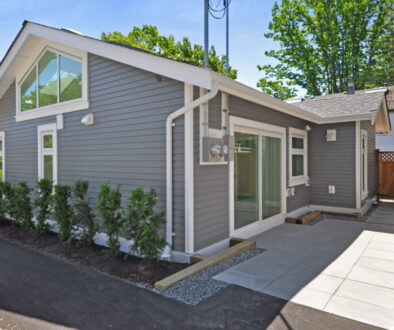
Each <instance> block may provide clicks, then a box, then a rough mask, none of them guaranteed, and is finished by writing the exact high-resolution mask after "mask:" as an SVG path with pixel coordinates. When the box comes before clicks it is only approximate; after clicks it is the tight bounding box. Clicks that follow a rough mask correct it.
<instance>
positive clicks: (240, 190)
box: [234, 133, 259, 229]
mask: <svg viewBox="0 0 394 330" xmlns="http://www.w3.org/2000/svg"><path fill="white" fill-rule="evenodd" d="M258 177H259V174H258V135H253V134H246V133H235V148H234V211H235V212H234V213H235V214H234V227H235V229H238V228H241V227H244V226H246V225H249V224H251V223H253V222H256V221H258V220H259V197H258V196H259V179H258Z"/></svg>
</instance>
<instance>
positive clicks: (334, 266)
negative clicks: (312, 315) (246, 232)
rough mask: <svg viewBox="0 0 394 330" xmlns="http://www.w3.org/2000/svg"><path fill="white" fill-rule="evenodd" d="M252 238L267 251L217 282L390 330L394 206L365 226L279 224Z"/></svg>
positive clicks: (381, 209) (377, 211)
mask: <svg viewBox="0 0 394 330" xmlns="http://www.w3.org/2000/svg"><path fill="white" fill-rule="evenodd" d="M254 239H255V240H256V242H257V245H258V246H259V247H260V248H263V249H266V250H267V251H266V252H264V253H262V254H261V255H259V256H257V257H255V258H253V259H250V260H248V261H246V262H244V263H242V264H239V265H237V266H234V267H233V268H230V269H229V270H227V271H225V272H223V273H221V274H219V275H217V276H216V277H215V279H218V280H221V281H225V282H228V283H232V284H237V285H240V286H243V287H246V288H250V289H252V290H255V291H258V292H262V293H265V294H269V295H272V296H275V297H279V298H282V299H286V300H289V301H291V302H294V303H297V304H301V305H305V306H309V307H312V308H315V309H318V310H322V311H325V312H329V313H333V314H337V315H340V316H344V317H347V318H350V319H353V320H357V321H360V322H364V323H367V324H371V325H375V326H378V327H383V328H389V329H394V204H380V205H379V206H377V207H374V210H373V211H372V212H370V214H369V215H368V218H367V219H366V221H364V222H357V221H347V220H334V219H324V220H321V221H319V222H317V223H315V224H313V225H302V226H301V225H292V224H283V225H281V226H278V227H276V228H273V229H271V230H269V231H267V232H264V233H263V234H261V235H258V236H256V237H255V238H254Z"/></svg>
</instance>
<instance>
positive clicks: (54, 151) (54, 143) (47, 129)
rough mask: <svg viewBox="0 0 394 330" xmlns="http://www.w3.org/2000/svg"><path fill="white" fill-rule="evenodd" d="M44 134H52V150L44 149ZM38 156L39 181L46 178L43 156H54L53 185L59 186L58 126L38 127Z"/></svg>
mask: <svg viewBox="0 0 394 330" xmlns="http://www.w3.org/2000/svg"><path fill="white" fill-rule="evenodd" d="M44 133H50V134H52V148H51V149H50V150H44V148H43V139H42V137H43V135H44ZM37 148H38V149H37V150H38V152H37V154H38V179H42V178H43V177H44V164H43V156H45V155H52V157H53V158H52V159H53V183H54V184H57V182H58V163H57V159H58V157H57V153H58V146H57V126H56V124H55V123H54V124H47V125H40V126H37Z"/></svg>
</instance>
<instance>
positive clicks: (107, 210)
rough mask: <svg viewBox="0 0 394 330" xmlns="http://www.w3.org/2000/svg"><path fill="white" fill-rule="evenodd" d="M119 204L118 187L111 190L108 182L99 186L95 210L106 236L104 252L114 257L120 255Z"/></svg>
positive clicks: (120, 200) (120, 222)
mask: <svg viewBox="0 0 394 330" xmlns="http://www.w3.org/2000/svg"><path fill="white" fill-rule="evenodd" d="M121 202H122V194H121V193H120V191H119V186H118V187H117V188H116V189H112V188H111V186H110V184H109V182H106V183H104V184H102V185H101V187H100V192H99V194H98V196H97V204H96V209H97V211H98V212H99V214H100V216H101V219H102V221H103V228H104V230H105V232H106V233H107V235H108V241H107V244H108V246H109V251H106V253H107V254H108V255H110V256H114V257H115V256H119V255H120V243H119V231H120V229H121V226H122V213H121Z"/></svg>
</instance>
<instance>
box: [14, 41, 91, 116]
mask: <svg viewBox="0 0 394 330" xmlns="http://www.w3.org/2000/svg"><path fill="white" fill-rule="evenodd" d="M85 66H86V59H82V58H81V59H80V58H78V57H74V56H72V55H68V54H64V53H62V52H60V51H57V50H55V49H52V48H47V49H46V50H44V51H43V53H42V54H41V56H40V57H39V58H38V60H37V61H36V62H35V64H34V65H33V67H32V68H31V69H30V71H29V72H28V73H27V74H26V75H25V77H24V78H23V79H22V81H21V82H20V84H19V85H18V88H19V91H18V92H19V93H18V94H19V96H18V99H19V107H18V110H19V111H18V113H17V117H18V115H19V116H20V117H21V118H22V119H21V120H23V118H24V117H25V116H26V115H28V118H26V119H32V118H35V117H36V116H32V115H31V114H33V113H35V114H36V113H37V112H42V111H43V110H45V114H47V115H53V114H54V113H51V112H48V113H47V112H46V110H49V109H52V110H53V108H60V107H61V108H62V109H65V111H60V112H59V111H57V113H63V112H68V111H72V110H70V107H69V109H67V108H65V107H66V106H68V105H71V106H72V105H75V104H77V103H81V102H85V103H86V95H85V94H87V93H86V92H85V91H86V86H84V84H86V77H85V76H84V72H86V71H87V70H85ZM85 108H86V104H85ZM75 110H81V109H80V107H78V109H75ZM17 119H18V118H17Z"/></svg>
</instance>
